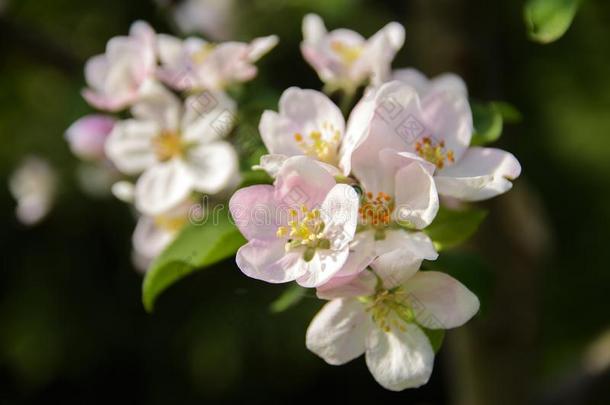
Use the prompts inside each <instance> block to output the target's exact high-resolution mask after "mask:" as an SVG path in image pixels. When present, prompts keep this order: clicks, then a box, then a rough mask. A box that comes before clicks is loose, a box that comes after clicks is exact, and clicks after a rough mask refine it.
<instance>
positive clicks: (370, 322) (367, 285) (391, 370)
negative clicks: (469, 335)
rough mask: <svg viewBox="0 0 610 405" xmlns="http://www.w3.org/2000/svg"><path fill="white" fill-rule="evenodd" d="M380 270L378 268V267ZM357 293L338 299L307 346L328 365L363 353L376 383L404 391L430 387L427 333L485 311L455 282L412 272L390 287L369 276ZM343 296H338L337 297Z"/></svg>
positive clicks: (312, 329) (317, 322)
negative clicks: (429, 330) (427, 384)
mask: <svg viewBox="0 0 610 405" xmlns="http://www.w3.org/2000/svg"><path fill="white" fill-rule="evenodd" d="M373 267H374V268H375V266H373ZM360 278H361V279H362V280H360V281H361V283H360V285H359V286H357V287H356V288H355V289H351V290H350V289H348V288H346V287H345V286H344V287H342V288H343V290H342V291H341V292H343V293H345V295H346V296H343V297H341V296H340V294H338V296H339V297H338V298H334V299H332V301H330V302H328V303H327V304H326V305H324V307H323V308H322V309H321V310H320V312H319V313H318V314H317V315H316V316H315V318H314V319H313V321H312V322H311V324H310V325H309V327H308V329H307V334H306V345H307V348H308V349H309V350H311V351H312V352H313V353H315V354H316V355H318V356H320V357H321V358H322V359H324V360H325V361H326V362H327V363H328V364H331V365H341V364H345V363H347V362H349V361H351V360H353V359H355V358H357V357H359V356H361V355H362V354H364V355H365V359H366V364H367V366H368V369H369V370H370V372H371V374H372V375H373V377H374V378H375V380H376V381H377V382H378V383H379V384H380V385H382V386H383V387H384V388H386V389H389V390H392V391H401V390H404V389H407V388H416V387H419V386H421V385H424V384H426V383H427V382H428V379H429V378H430V375H431V373H432V368H433V366H434V350H433V348H432V345H431V344H430V341H429V339H428V337H427V336H426V333H425V332H424V330H423V329H422V327H423V328H427V329H451V328H455V327H458V326H461V325H463V324H464V323H466V322H467V321H468V320H469V319H470V318H472V317H473V316H474V315H475V314H476V313H477V311H478V309H479V300H478V299H477V297H476V296H475V295H474V294H473V293H472V292H470V291H469V290H468V289H467V288H466V287H464V286H463V285H462V284H461V283H460V282H458V281H457V280H455V279H453V278H452V277H450V276H448V275H446V274H444V273H440V272H436V271H417V270H416V269H414V270H412V271H411V272H410V273H409V274H404V277H403V278H402V279H401V280H400V282H399V283H396V281H397V280H392V283H391V284H389V285H388V284H386V280H384V279H383V277H381V278H379V280H380V281H379V282H376V281H375V276H371V273H369V272H364V273H362V274H361V276H360ZM336 295H337V294H336Z"/></svg>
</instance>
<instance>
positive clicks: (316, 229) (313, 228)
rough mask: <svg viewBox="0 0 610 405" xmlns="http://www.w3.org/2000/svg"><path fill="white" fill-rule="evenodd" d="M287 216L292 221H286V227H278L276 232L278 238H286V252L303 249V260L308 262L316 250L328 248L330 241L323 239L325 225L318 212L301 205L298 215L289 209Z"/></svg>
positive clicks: (295, 211)
mask: <svg viewBox="0 0 610 405" xmlns="http://www.w3.org/2000/svg"><path fill="white" fill-rule="evenodd" d="M289 214H290V217H291V218H292V219H291V220H290V221H288V226H287V227H286V226H280V227H279V228H278V229H277V232H276V235H277V237H278V238H285V237H288V241H287V242H286V251H289V250H292V249H296V248H300V247H305V253H304V254H303V259H305V261H310V260H311V259H312V258H313V255H314V254H315V252H316V249H318V248H319V249H329V248H330V241H329V240H328V239H326V238H324V234H323V232H324V227H325V224H324V221H323V220H322V218H321V217H320V210H318V209H313V210H311V211H309V210H308V209H307V207H306V206H304V205H302V206H301V210H300V213H299V212H298V211H297V210H295V209H291V210H290V212H289Z"/></svg>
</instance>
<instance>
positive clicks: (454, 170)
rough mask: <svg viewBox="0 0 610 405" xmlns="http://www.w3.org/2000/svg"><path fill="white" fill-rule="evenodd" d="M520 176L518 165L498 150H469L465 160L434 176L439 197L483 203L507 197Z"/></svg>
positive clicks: (517, 162) (516, 161) (509, 154)
mask: <svg viewBox="0 0 610 405" xmlns="http://www.w3.org/2000/svg"><path fill="white" fill-rule="evenodd" d="M520 174H521V165H520V164H519V161H518V160H517V159H516V158H515V156H513V155H512V154H511V153H509V152H505V151H503V150H500V149H495V148H479V147H474V148H468V150H467V151H466V153H465V154H464V156H463V157H462V159H461V160H460V161H459V162H457V163H456V164H454V165H452V166H449V167H447V168H445V169H443V170H441V171H440V172H439V173H437V176H435V178H434V179H435V181H436V186H437V188H438V192H439V194H442V195H446V196H450V197H456V198H459V199H461V200H465V201H480V200H485V199H487V198H491V197H495V196H497V195H499V194H502V193H505V192H506V191H508V190H510V189H511V188H512V183H511V180H514V179H516V178H517V177H519V175H520Z"/></svg>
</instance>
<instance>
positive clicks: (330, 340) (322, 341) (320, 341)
mask: <svg viewBox="0 0 610 405" xmlns="http://www.w3.org/2000/svg"><path fill="white" fill-rule="evenodd" d="M371 328H373V325H372V323H371V320H370V317H369V315H368V314H367V313H366V312H365V311H364V307H363V306H362V304H361V303H360V302H358V301H357V300H355V299H337V300H333V301H331V302H329V303H327V304H326V305H324V307H322V309H321V310H320V312H318V314H317V315H316V316H315V317H314V318H313V320H312V321H311V324H309V327H308V328H307V334H306V337H305V344H306V345H307V348H308V349H309V350H310V351H312V352H313V353H315V354H316V355H318V356H319V357H321V358H322V359H324V361H326V362H327V363H328V364H332V365H341V364H345V363H347V362H349V361H351V360H353V359H355V358H357V357H359V356H360V355H362V353H364V351H365V340H366V336H367V334H368V331H369V330H370V329H371Z"/></svg>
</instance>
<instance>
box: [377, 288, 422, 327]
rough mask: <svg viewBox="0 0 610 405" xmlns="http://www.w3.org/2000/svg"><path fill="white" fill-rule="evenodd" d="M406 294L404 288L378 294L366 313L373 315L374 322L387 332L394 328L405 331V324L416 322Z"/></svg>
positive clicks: (382, 291)
mask: <svg viewBox="0 0 610 405" xmlns="http://www.w3.org/2000/svg"><path fill="white" fill-rule="evenodd" d="M406 298H407V297H406V293H405V291H404V290H403V288H402V287H397V288H394V289H392V290H381V291H379V292H377V293H376V294H375V295H374V296H373V297H372V299H371V300H370V301H368V303H370V306H369V307H367V309H366V311H367V312H369V313H370V314H371V317H372V318H373V322H375V324H377V326H378V327H379V328H380V329H382V330H384V331H385V332H390V331H391V330H392V327H395V328H397V329H399V330H401V331H403V332H404V331H405V330H406V329H405V323H411V322H414V320H415V315H414V313H413V309H411V307H410V306H409V305H408V304H407V299H406Z"/></svg>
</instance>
